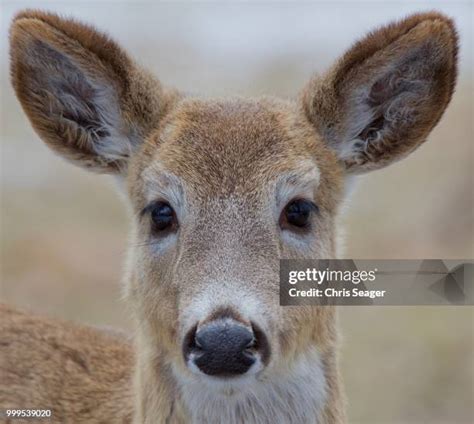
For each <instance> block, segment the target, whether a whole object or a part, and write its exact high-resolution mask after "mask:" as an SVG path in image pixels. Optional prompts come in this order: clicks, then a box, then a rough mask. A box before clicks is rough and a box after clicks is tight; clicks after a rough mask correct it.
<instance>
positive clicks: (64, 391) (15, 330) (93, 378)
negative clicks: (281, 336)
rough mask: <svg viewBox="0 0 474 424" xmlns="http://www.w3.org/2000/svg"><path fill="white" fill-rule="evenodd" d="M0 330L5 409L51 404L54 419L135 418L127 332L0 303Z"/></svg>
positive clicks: (0, 402) (0, 388)
mask: <svg viewBox="0 0 474 424" xmlns="http://www.w3.org/2000/svg"><path fill="white" fill-rule="evenodd" d="M0 334H1V335H2V341H1V342H0V346H1V355H0V376H1V382H2V383H1V385H0V409H1V411H2V413H4V412H5V410H7V409H51V410H52V416H51V422H55V423H66V422H75V423H91V424H92V423H105V422H107V423H117V424H118V423H121V424H125V423H130V422H131V418H132V390H131V387H130V386H131V381H132V365H133V352H132V346H131V343H130V341H129V340H127V338H125V337H124V336H123V337H120V336H117V335H116V336H112V335H110V334H107V333H105V332H104V331H99V330H95V329H93V328H90V327H84V326H80V325H77V324H72V323H69V322H63V321H60V320H53V319H50V318H44V317H41V316H37V315H32V314H30V313H24V312H20V311H17V310H15V309H13V308H11V307H8V306H6V305H1V304H0ZM85 394H87V395H85ZM7 422H8V421H7ZM11 422H12V423H14V422H17V420H12V421H11Z"/></svg>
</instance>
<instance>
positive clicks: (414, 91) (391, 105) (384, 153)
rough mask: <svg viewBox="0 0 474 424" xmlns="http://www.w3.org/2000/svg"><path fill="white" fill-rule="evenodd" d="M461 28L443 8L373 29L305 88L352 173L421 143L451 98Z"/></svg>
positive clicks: (311, 109)
mask: <svg viewBox="0 0 474 424" xmlns="http://www.w3.org/2000/svg"><path fill="white" fill-rule="evenodd" d="M457 45H458V40H457V35H456V31H455V28H454V25H453V22H452V21H451V20H450V19H448V18H446V17H445V16H443V15H441V14H438V13H426V14H417V15H413V16H411V17H409V18H407V19H405V20H403V21H400V22H397V23H393V24H391V25H388V26H386V27H383V28H381V29H379V30H377V31H375V32H372V33H370V34H369V35H368V36H366V37H365V38H364V39H362V40H361V41H359V42H357V43H356V44H355V45H354V46H353V47H352V48H351V49H350V50H349V51H348V52H347V53H346V54H345V55H344V56H342V58H341V59H340V60H339V61H338V62H337V63H336V64H335V66H334V67H333V68H332V69H331V70H330V71H329V72H328V73H327V74H326V75H325V76H323V77H321V78H315V79H313V81H311V82H310V83H309V84H308V86H307V87H306V88H305V90H304V92H303V107H304V111H305V113H306V116H307V117H308V119H309V120H310V121H311V123H312V124H313V125H314V127H315V128H316V130H317V131H318V133H319V134H320V136H321V137H323V139H324V140H325V142H326V143H327V144H328V145H329V146H330V147H331V148H333V149H334V150H335V151H336V152H337V154H338V156H339V158H340V160H341V161H342V162H343V163H344V165H345V167H346V169H347V171H348V172H350V173H362V172H366V171H370V170H373V169H377V168H382V167H384V166H386V165H388V164H390V163H392V162H394V161H397V160H399V159H401V158H403V157H404V156H406V155H408V154H409V153H411V152H412V151H413V150H415V149H416V148H417V147H418V146H419V145H420V144H422V143H423V141H424V140H425V139H426V137H427V135H428V134H429V132H430V131H431V130H432V129H433V127H434V126H435V125H436V123H437V122H438V121H439V119H440V118H441V115H442V114H443V112H444V110H445V108H446V106H447V105H448V103H449V101H450V99H451V96H452V93H453V90H454V86H455V82H456V66H457V49H458V48H457Z"/></svg>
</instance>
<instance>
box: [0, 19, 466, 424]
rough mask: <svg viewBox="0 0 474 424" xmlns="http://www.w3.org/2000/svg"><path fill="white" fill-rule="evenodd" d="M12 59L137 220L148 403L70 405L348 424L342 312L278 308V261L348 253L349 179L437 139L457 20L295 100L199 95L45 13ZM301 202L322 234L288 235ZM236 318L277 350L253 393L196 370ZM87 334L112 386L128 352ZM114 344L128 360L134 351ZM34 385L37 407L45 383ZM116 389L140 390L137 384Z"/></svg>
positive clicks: (379, 42) (25, 93)
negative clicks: (161, 205) (207, 338)
mask: <svg viewBox="0 0 474 424" xmlns="http://www.w3.org/2000/svg"><path fill="white" fill-rule="evenodd" d="M11 46H12V49H11V59H12V66H11V70H12V80H13V85H14V87H15V90H16V93H17V95H18V98H19V100H20V102H21V104H22V106H23V108H24V110H25V112H26V113H27V115H28V117H29V118H30V120H31V122H32V124H33V126H34V128H35V129H36V130H37V131H38V134H39V135H40V136H41V138H43V140H44V141H45V142H46V143H47V144H48V145H49V146H50V147H51V148H52V149H53V150H55V151H56V152H58V153H60V154H61V155H63V156H65V157H66V158H67V159H70V160H73V161H74V162H76V163H78V164H80V165H81V166H84V167H86V168H92V169H94V170H98V171H100V172H109V173H115V174H118V175H119V178H121V179H122V181H123V183H124V185H125V187H126V189H127V193H128V197H129V199H130V203H131V207H132V209H133V211H134V220H133V222H132V225H133V227H132V237H131V246H130V250H129V258H128V267H127V274H126V276H125V279H124V284H125V287H124V290H125V296H126V298H127V301H128V303H129V305H130V306H131V307H132V310H133V315H134V319H135V321H136V328H137V331H136V333H137V334H136V340H135V350H136V363H135V381H134V397H135V401H134V403H133V406H132V405H131V402H130V398H129V397H128V396H127V394H126V393H129V392H127V391H126V388H124V387H117V390H118V391H119V392H120V393H122V396H123V397H122V399H124V400H123V401H122V402H121V403H122V404H121V405H118V406H117V411H118V412H112V411H111V410H109V409H107V410H106V411H105V412H104V410H95V409H94V410H88V411H89V412H87V414H89V415H85V414H86V413H82V412H81V408H78V407H77V406H76V405H71V410H73V411H76V414H77V417H78V418H77V420H78V421H79V420H80V419H84V420H86V418H85V417H86V416H87V417H90V416H91V414H93V413H94V411H95V412H96V414H95V415H94V417H93V418H89V422H94V421H93V419H96V420H97V422H113V421H114V420H115V419H116V418H117V416H120V417H122V418H123V419H124V420H125V419H126V417H127V414H129V411H130V409H133V410H134V422H135V423H165V422H166V423H177V424H182V423H190V422H193V423H202V422H206V423H218V422H222V421H226V423H227V424H232V423H242V422H246V423H249V424H250V423H255V424H257V423H269V422H275V420H276V421H280V422H287V423H289V424H291V423H295V424H296V423H307V422H314V423H318V424H342V423H344V422H345V413H344V397H343V393H342V388H341V382H340V378H339V373H338V365H337V349H338V331H337V322H336V311H335V309H334V308H333V307H285V308H282V307H280V306H279V304H278V299H279V296H278V294H279V293H278V290H279V287H278V266H279V258H333V257H336V255H337V245H336V228H335V226H336V220H337V216H338V211H339V205H340V204H341V202H342V200H343V192H344V185H345V178H346V175H347V174H349V173H360V172H366V171H368V170H372V169H376V168H380V167H382V166H386V165H388V164H389V163H392V162H394V161H396V160H398V159H400V158H402V157H403V156H405V155H406V154H408V153H409V152H411V151H413V150H414V149H415V148H416V147H417V146H419V145H420V144H421V143H422V142H423V141H424V140H425V139H426V136H427V135H428V133H429V131H430V130H431V129H432V128H433V126H434V125H435V124H436V123H437V122H438V120H439V119H440V117H441V114H442V112H443V111H444V109H445V107H446V106H447V104H448V102H449V100H450V97H451V95H452V91H453V88H454V83H455V76H456V53H457V38H456V33H455V31H454V27H453V24H452V22H451V21H450V20H449V19H448V18H446V17H444V16H442V15H440V14H437V13H427V14H418V15H414V16H412V17H410V18H408V19H406V20H404V21H401V22H399V23H395V24H392V25H389V26H387V27H385V28H382V29H380V30H378V31H375V32H373V33H371V34H370V35H369V36H368V37H366V38H365V39H363V40H361V41H359V42H358V43H357V44H355V45H354V46H353V47H352V48H351V49H350V50H349V51H348V53H346V54H345V55H344V56H343V57H342V58H341V59H340V60H339V61H338V62H337V63H336V65H335V66H334V67H333V68H332V70H330V71H329V72H328V73H327V75H326V76H324V77H322V78H315V79H314V80H313V81H312V82H310V83H309V84H308V86H307V87H306V88H305V90H304V91H303V94H302V96H301V98H300V99H299V100H298V101H283V100H277V99H272V98H260V99H255V100H251V99H250V100H249V99H240V98H236V99H215V100H201V99H194V98H186V97H184V96H182V95H180V94H179V93H178V92H176V91H174V90H167V89H164V88H163V87H162V86H161V85H160V83H159V82H158V81H156V80H154V79H153V77H151V76H149V75H148V74H147V73H145V72H144V71H142V70H140V69H139V68H138V67H137V66H136V65H135V64H134V63H133V61H132V60H131V59H129V58H128V56H127V55H126V54H125V53H124V52H123V51H122V50H121V49H120V48H119V47H118V46H117V45H116V44H115V43H114V42H112V41H111V40H110V39H109V38H108V37H106V36H104V35H102V34H100V33H97V32H96V31H95V30H94V29H92V28H91V27H88V26H85V25H82V24H79V23H76V22H74V21H71V20H65V19H61V18H58V17H57V16H54V15H51V14H46V13H43V12H36V11H26V12H24V13H22V14H20V15H19V16H18V17H17V18H16V19H15V21H14V24H13V26H12V30H11ZM300 197H301V198H308V199H309V200H311V201H314V202H315V203H316V204H317V205H318V208H319V212H318V213H314V214H313V215H312V221H311V226H310V228H309V229H308V230H307V231H305V232H297V231H293V230H291V229H288V228H285V227H284V226H282V227H280V225H279V222H280V221H279V217H280V215H281V213H282V210H283V209H284V207H285V205H286V204H288V202H290V201H291V200H293V199H294V198H300ZM156 200H165V201H167V202H168V203H169V204H170V205H172V207H173V209H174V210H175V212H176V216H177V219H178V223H179V224H178V226H177V227H176V228H175V231H173V232H172V233H169V234H168V235H166V236H157V235H154V234H152V233H151V231H150V216H149V214H147V207H148V206H149V205H150V204H151V203H152V202H154V201H156ZM222 311H225V314H227V315H231V316H234V317H235V319H236V320H237V321H238V322H239V323H240V324H241V325H244V326H247V327H251V326H253V325H254V324H255V325H257V326H258V327H259V329H261V331H262V332H263V333H264V334H265V335H266V336H267V338H268V343H269V352H270V354H269V356H268V358H266V359H265V361H263V362H262V369H261V370H260V371H259V372H258V374H256V375H255V376H253V375H251V376H244V377H242V378H244V380H243V381H244V383H239V380H238V379H232V378H230V379H224V380H216V379H214V380H213V377H212V378H211V377H208V376H203V375H200V374H199V373H196V371H195V370H192V369H191V368H190V366H189V364H187V363H186V362H185V359H184V357H183V353H182V346H183V340H185V338H186V334H187V333H188V332H189V331H190V329H192V328H199V326H202V325H203V324H204V323H207V322H209V321H212V320H215V319H216V316H219V314H222ZM6 314H7V316H13V317H14V316H15V313H14V312H11V311H9V312H6ZM22 320H26V321H28V318H26V317H25V318H22ZM22 320H21V319H18V320H16V319H12V320H11V321H12V322H13V324H12V327H11V328H12V329H13V330H12V331H14V332H15V331H18V334H19V336H18V337H19V343H20V344H19V346H22V345H21V343H24V344H27V343H28V342H27V341H23V338H24V336H21V334H23V333H22V331H23V330H22V329H23V327H24V326H25V325H26V324H24V323H23V322H24V321H22ZM37 325H38V328H41V326H42V324H41V322H39V323H38V324H37ZM51 325H52V326H53V327H54V325H53V324H51ZM69 326H70V324H58V325H57V326H56V327H54V329H55V331H57V333H58V334H61V337H59V336H58V338H57V345H48V348H49V349H50V350H51V351H52V358H53V359H54V361H55V362H53V363H51V365H50V366H49V368H50V367H54V366H55V365H56V366H57V367H58V369H60V367H61V366H62V365H61V364H62V363H63V362H62V361H64V359H63V357H64V355H65V354H64V348H65V349H66V351H68V350H69V348H68V346H69V341H68V340H69V339H68V338H64V340H63V339H62V334H63V331H62V330H61V328H69ZM15 328H16V329H18V330H15ZM28 328H30V327H28ZM29 331H32V332H34V331H36V330H35V327H34V326H33V328H31V330H29ZM87 331H89V330H84V329H76V328H75V327H74V329H73V330H72V329H71V330H70V331H69V333H70V334H75V333H76V332H77V333H78V338H79V339H81V338H82V340H83V342H82V343H81V348H80V349H79V348H78V349H79V350H78V353H77V355H82V356H81V358H89V357H93V358H94V360H96V359H97V358H99V357H100V356H101V355H103V361H102V362H103V364H104V368H103V372H104V373H106V372H110V376H111V378H109V377H105V376H103V375H102V374H101V372H99V371H98V372H97V374H95V373H94V375H93V376H92V377H91V378H93V379H94V381H98V382H104V383H103V384H104V385H105V386H107V385H108V384H110V381H111V379H112V380H113V381H116V380H115V379H114V378H113V376H115V371H113V370H112V369H109V365H110V361H109V360H108V352H109V351H108V350H107V349H108V348H107V349H106V347H107V346H109V344H111V345H113V341H112V340H109V339H107V338H104V339H102V340H101V342H100V343H103V345H104V350H101V348H100V346H99V347H97V350H96V344H95V343H93V338H94V337H98V336H97V333H90V335H89V333H87ZM104 337H105V336H104ZM33 343H36V342H33ZM114 343H115V347H116V348H117V349H118V350H120V352H122V353H121V355H123V356H124V357H127V358H129V357H130V351H129V347H128V346H127V345H126V344H119V343H118V342H117V341H114ZM20 348H22V347H19V348H18V349H20ZM55 349H57V350H58V351H59V353H55ZM25 350H26V351H28V349H25ZM26 354H27V353H24V355H26ZM66 356H67V355H66ZM55 358H57V359H55ZM31 360H32V361H33V362H34V363H37V364H38V368H37V369H36V371H34V375H35V376H37V377H38V378H41V379H43V380H44V381H45V382H44V384H43V386H44V387H45V388H47V390H46V392H47V393H49V390H50V387H51V388H52V387H54V386H55V383H54V381H55V380H54V378H52V379H51V381H52V382H51V383H49V381H50V379H49V378H48V376H50V373H49V372H47V370H46V369H44V368H43V364H42V363H41V362H42V359H39V358H37V357H36V356H33V357H32V359H31ZM85 361H87V359H85ZM22 363H23V362H15V361H14V360H12V361H11V363H9V364H8V366H9V367H12V369H15V368H16V369H18V368H19V367H21V364H22ZM123 366H124V369H126V370H127V372H130V368H131V367H130V364H129V363H127V361H126V360H125V361H124V365H123ZM124 372H125V371H124ZM124 375H127V376H128V374H126V372H125V374H124ZM68 378H69V377H68ZM239 378H240V377H239ZM21 384H22V385H23V384H24V385H25V386H26V387H27V388H28V389H27V390H26V392H25V393H27V394H29V396H31V398H32V399H39V398H38V397H37V396H38V395H37V393H36V390H37V387H36V386H34V385H33V386H31V383H30V382H29V381H28V380H26V381H25V380H24V379H23V380H21ZM117 385H118V386H119V385H127V388H128V380H127V378H125V377H124V379H122V380H120V382H118V383H117ZM18 390H19V389H18ZM18 390H17V389H15V390H12V391H11V392H9V396H12V397H14V396H15V394H16V392H17V391H18ZM76 390H77V391H76V392H75V394H74V395H71V398H70V401H71V403H75V404H76V403H77V405H82V403H84V402H85V403H87V402H89V400H90V399H89V397H90V394H89V393H88V391H87V388H86V387H85V386H82V385H78V387H77V389H76ZM54 393H55V392H54ZM47 396H50V397H49V398H48V399H52V398H53V396H51V395H47ZM114 399H115V398H114ZM25 402H26V400H25ZM117 402H118V401H117ZM25 404H26V403H25ZM110 404H111V405H112V404H113V400H111V403H110ZM52 407H53V408H57V406H56V405H52ZM63 409H64V408H63ZM63 409H60V410H61V411H63ZM107 412H108V413H110V414H111V415H110V416H108V415H107ZM117 414H118V415H117Z"/></svg>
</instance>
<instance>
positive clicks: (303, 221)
mask: <svg viewBox="0 0 474 424" xmlns="http://www.w3.org/2000/svg"><path fill="white" fill-rule="evenodd" d="M313 212H318V207H317V206H316V205H315V204H314V203H313V202H311V201H309V200H305V199H295V200H292V201H291V202H290V203H288V204H287V205H286V206H285V209H283V212H282V214H281V217H280V226H281V227H282V228H290V229H291V228H292V227H293V228H297V229H304V228H307V227H308V226H309V224H310V218H311V214H312V213H313Z"/></svg>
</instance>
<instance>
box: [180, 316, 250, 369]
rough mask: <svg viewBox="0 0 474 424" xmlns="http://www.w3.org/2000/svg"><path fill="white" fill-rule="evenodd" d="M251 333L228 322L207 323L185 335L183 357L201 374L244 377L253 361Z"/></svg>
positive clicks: (228, 320) (241, 326)
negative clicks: (192, 362) (190, 361)
mask: <svg viewBox="0 0 474 424" xmlns="http://www.w3.org/2000/svg"><path fill="white" fill-rule="evenodd" d="M255 346H256V339H255V335H254V332H253V331H252V330H250V329H248V328H247V327H245V326H243V325H241V324H239V323H237V322H235V321H233V320H231V319H223V320H222V319H221V320H217V321H214V322H210V323H208V324H206V325H204V326H203V327H202V328H200V329H199V330H198V331H197V332H194V334H189V335H188V344H187V346H185V356H187V357H189V358H191V359H192V360H193V361H194V364H196V366H197V367H198V368H199V369H200V370H201V371H202V372H203V373H205V374H208V375H213V376H219V377H229V376H236V375H240V374H244V373H245V372H246V371H247V370H248V369H249V368H250V367H251V366H252V364H253V363H254V362H255V361H256V358H255V354H254V348H255Z"/></svg>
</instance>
